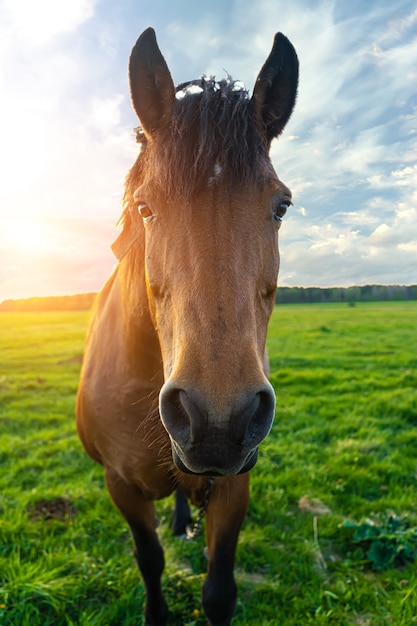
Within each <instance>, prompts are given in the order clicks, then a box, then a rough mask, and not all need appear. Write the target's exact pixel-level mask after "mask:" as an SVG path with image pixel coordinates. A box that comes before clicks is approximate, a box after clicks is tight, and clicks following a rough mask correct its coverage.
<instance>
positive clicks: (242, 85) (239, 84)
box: [233, 80, 246, 91]
mask: <svg viewBox="0 0 417 626" xmlns="http://www.w3.org/2000/svg"><path fill="white" fill-rule="evenodd" d="M233 91H246V86H245V83H242V81H241V80H236V81H235V83H234V85H233Z"/></svg>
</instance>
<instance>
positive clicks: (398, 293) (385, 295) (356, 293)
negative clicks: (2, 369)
mask: <svg viewBox="0 0 417 626" xmlns="http://www.w3.org/2000/svg"><path fill="white" fill-rule="evenodd" d="M95 297H96V294H95V293H80V294H78V295H76V296H51V297H48V298H27V299H25V300H4V301H3V302H1V303H0V312H1V311H88V310H89V309H91V307H92V306H93V302H94V300H95ZM392 300H401V301H404V300H417V285H362V286H356V287H279V288H278V291H277V297H276V302H277V304H309V303H319V302H346V303H348V304H349V303H352V304H354V303H355V302H386V301H392Z"/></svg>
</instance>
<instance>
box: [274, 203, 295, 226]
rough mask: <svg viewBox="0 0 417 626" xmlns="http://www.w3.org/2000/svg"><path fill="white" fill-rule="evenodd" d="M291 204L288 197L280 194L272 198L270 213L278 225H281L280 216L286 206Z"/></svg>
mask: <svg viewBox="0 0 417 626" xmlns="http://www.w3.org/2000/svg"><path fill="white" fill-rule="evenodd" d="M291 205H292V202H291V200H290V199H289V198H288V197H287V198H283V197H282V196H279V197H276V198H274V204H273V208H272V214H273V216H274V220H275V221H276V223H277V224H278V226H281V222H282V218H283V217H284V215H285V214H286V212H287V209H288V207H290V206H291Z"/></svg>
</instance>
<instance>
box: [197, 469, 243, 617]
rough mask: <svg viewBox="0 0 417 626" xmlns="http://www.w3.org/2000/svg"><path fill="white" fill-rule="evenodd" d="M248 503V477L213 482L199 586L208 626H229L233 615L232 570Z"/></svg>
mask: <svg viewBox="0 0 417 626" xmlns="http://www.w3.org/2000/svg"><path fill="white" fill-rule="evenodd" d="M248 502H249V474H241V475H240V476H233V477H231V478H224V479H223V478H216V480H215V483H214V486H213V491H212V494H211V496H210V501H209V505H208V508H207V515H206V540H207V547H208V558H209V562H208V572H207V578H206V581H205V583H204V586H203V607H204V611H205V613H206V615H207V618H208V620H209V623H210V625H211V626H229V625H230V623H231V620H232V617H233V614H234V611H235V607H236V600H237V587H236V583H235V580H234V576H233V568H234V563H235V553H236V546H237V540H238V536H239V532H240V529H241V526H242V522H243V520H244V517H245V514H246V510H247V507H248Z"/></svg>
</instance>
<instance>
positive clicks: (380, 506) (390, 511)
mask: <svg viewBox="0 0 417 626" xmlns="http://www.w3.org/2000/svg"><path fill="white" fill-rule="evenodd" d="M87 318H88V314H86V313H20V314H19V313H13V314H12V313H11V314H9V313H3V314H0V434H1V439H0V442H1V443H0V624H1V625H2V626H5V625H13V626H15V625H16V626H37V625H39V626H52V625H53V626H61V625H62V626H64V625H77V626H78V625H82V626H125V625H127V626H128V625H133V624H136V625H137V624H142V623H143V621H142V604H143V588H142V583H141V580H140V576H139V573H138V572H137V570H136V567H135V565H134V561H133V557H132V544H131V540H130V535H129V532H128V530H127V527H126V525H125V523H124V522H123V521H122V519H121V518H120V517H119V515H118V513H117V512H116V511H115V510H114V508H113V506H112V504H111V503H110V501H109V498H108V496H107V493H106V491H105V488H104V484H103V478H102V471H101V468H100V467H98V466H95V465H94V464H93V462H92V461H90V459H89V458H88V457H87V456H86V455H85V454H84V453H83V451H82V449H81V445H80V443H79V442H78V439H77V436H76V434H75V426H74V418H73V413H74V398H75V392H76V388H77V382H78V374H79V368H80V362H81V357H82V352H83V345H84V334H85V327H86V323H87ZM416 321H417V303H406V304H405V303H404V304H402V303H395V304H394V303H393V304H372V305H371V304H369V305H365V304H362V305H361V304H358V305H357V306H356V307H353V308H349V307H348V306H346V305H322V306H320V305H308V306H289V305H287V306H280V307H279V308H278V309H276V311H275V312H274V315H273V318H272V321H271V325H270V333H269V340H268V345H269V352H270V358H271V371H272V374H271V379H272V383H273V385H274V387H275V389H276V392H277V400H278V402H277V417H276V422H275V425H274V427H273V430H272V433H271V435H270V436H269V438H268V439H267V441H266V442H265V443H264V444H263V445H262V448H261V453H260V460H259V462H258V464H257V466H256V467H255V468H254V470H253V471H252V490H251V491H252V499H251V504H250V509H249V513H248V516H247V519H246V522H245V525H244V528H243V531H242V533H241V538H240V544H239V549H238V554H237V581H238V586H239V602H238V606H237V610H236V617H235V619H234V622H233V624H234V626H248V625H249V624H251V625H254V626H304V625H305V624H320V625H321V624H323V625H324V624H326V625H327V624H335V625H350V624H357V625H360V626H380V625H385V624H392V625H395V626H410V625H411V624H413V623H416V624H417V566H416V564H415V563H414V556H415V552H416V550H417V508H416V503H417V332H416ZM171 509H172V500H171V499H168V500H165V501H163V502H161V503H159V504H158V514H159V518H160V521H161V524H160V528H159V532H160V534H161V536H162V540H163V544H164V547H165V551H166V561H167V566H166V572H165V575H164V589H165V591H166V595H167V598H168V602H169V606H170V610H171V621H170V624H173V625H177V626H180V625H181V626H202V625H203V624H205V623H206V622H205V619H204V616H203V615H202V612H201V609H200V599H199V595H200V588H201V584H202V579H203V578H204V572H205V568H206V563H205V559H204V556H203V548H204V540H203V538H202V537H200V538H199V539H198V540H197V541H196V542H194V543H184V542H183V541H181V540H178V539H174V538H173V537H172V536H171V533H170V529H169V525H170V515H171Z"/></svg>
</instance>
